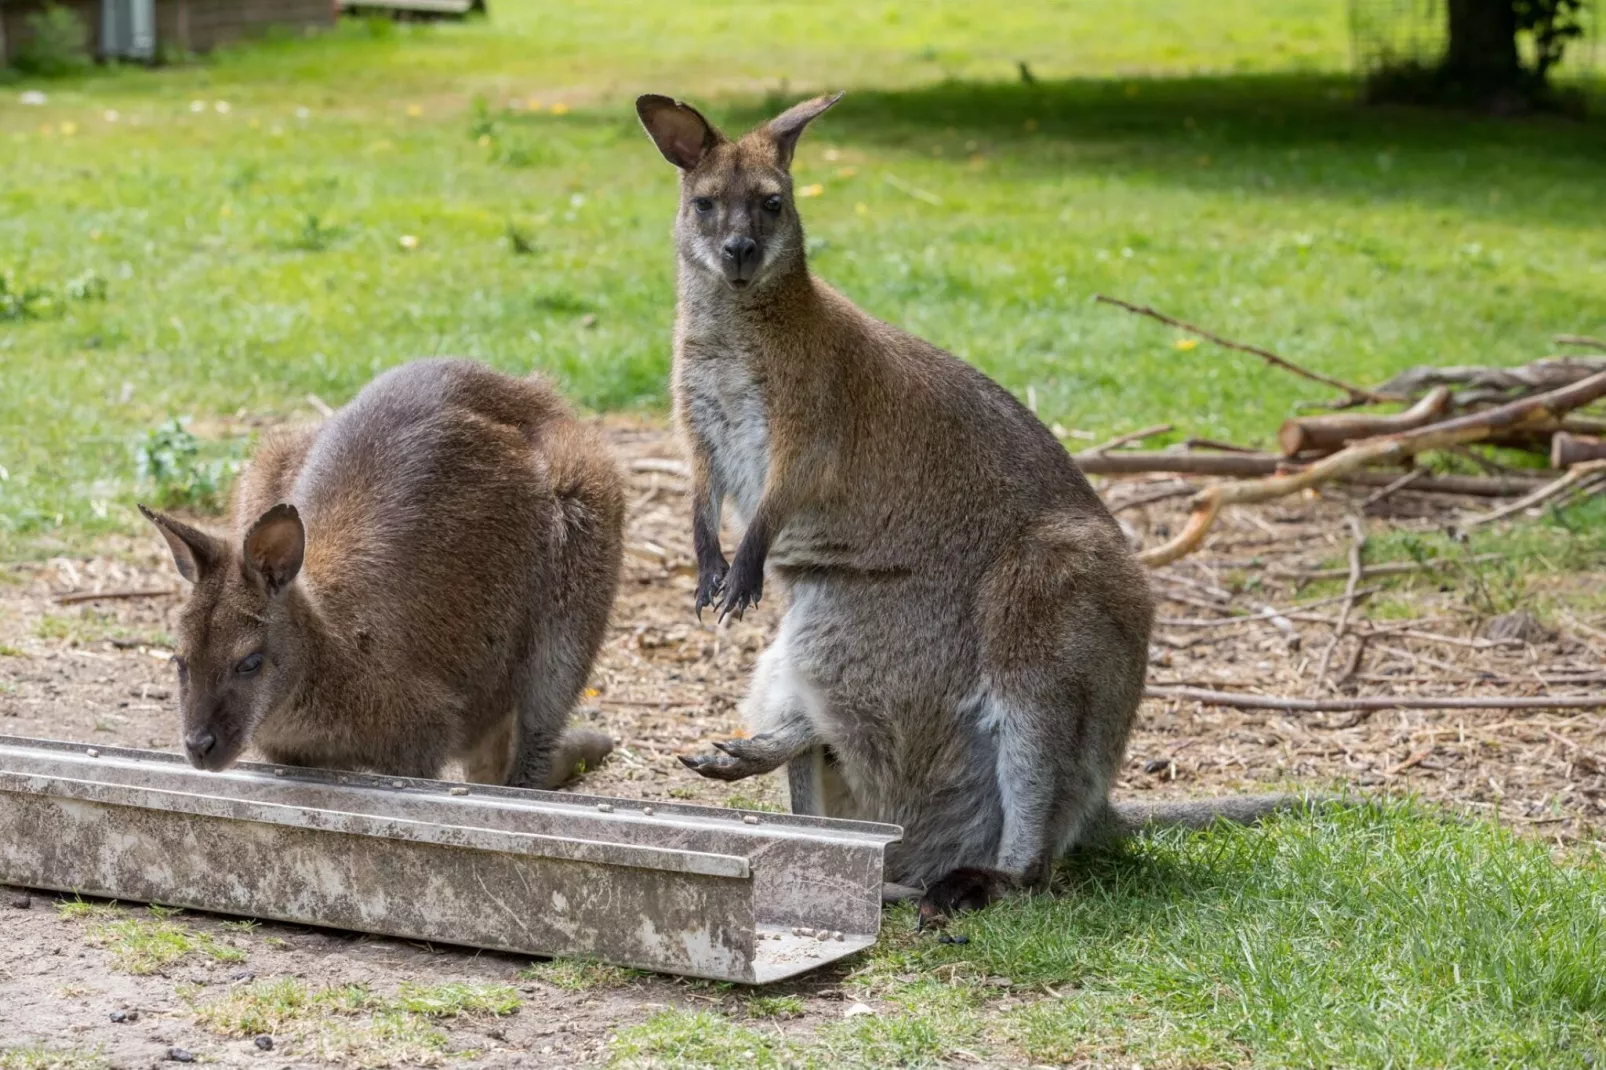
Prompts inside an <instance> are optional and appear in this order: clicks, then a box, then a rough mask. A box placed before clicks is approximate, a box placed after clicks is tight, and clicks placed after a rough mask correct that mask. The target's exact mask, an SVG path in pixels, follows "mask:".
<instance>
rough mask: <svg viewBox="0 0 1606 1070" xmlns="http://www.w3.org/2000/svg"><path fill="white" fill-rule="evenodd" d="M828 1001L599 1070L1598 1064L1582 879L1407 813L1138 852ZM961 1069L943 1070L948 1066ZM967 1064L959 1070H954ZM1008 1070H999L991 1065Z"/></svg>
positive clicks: (726, 1025)
mask: <svg viewBox="0 0 1606 1070" xmlns="http://www.w3.org/2000/svg"><path fill="white" fill-rule="evenodd" d="M912 921H913V916H912V911H911V910H910V909H908V908H902V909H900V910H898V911H896V912H894V913H893V914H892V915H891V916H890V917H889V919H888V921H887V924H886V927H885V929H884V931H883V938H882V940H881V942H880V943H879V944H878V945H877V947H876V948H875V949H874V950H873V951H871V952H870V953H869V954H868V956H867V958H866V959H865V960H864V961H863V964H862V965H861V966H860V967H859V969H858V970H857V972H856V974H855V975H854V977H853V978H852V979H851V980H850V982H849V984H850V987H851V988H852V990H853V991H855V992H856V993H857V994H858V995H859V996H860V997H861V998H863V999H865V1000H867V1001H869V1002H871V1003H872V1005H873V1006H874V1007H875V1009H876V1011H877V1013H876V1014H874V1015H870V1016H862V1017H855V1018H852V1019H848V1020H845V1021H842V1022H840V1023H837V1024H830V1025H826V1026H824V1027H822V1028H819V1029H816V1030H814V1031H813V1032H812V1033H809V1032H794V1033H786V1034H778V1033H774V1032H761V1031H759V1030H755V1029H752V1028H749V1027H746V1026H741V1025H738V1024H736V1023H734V1022H732V1021H730V1020H728V1019H726V1018H723V1017H720V1016H718V1015H715V1014H711V1013H706V1012H705V1013H699V1014H689V1013H686V1012H673V1013H667V1014H663V1015H659V1016H657V1017H655V1018H653V1019H650V1020H649V1021H648V1022H646V1023H644V1024H643V1025H641V1026H638V1027H634V1028H632V1029H627V1030H623V1031H621V1033H620V1035H619V1038H618V1040H617V1042H616V1045H615V1050H614V1056H615V1060H616V1062H617V1063H618V1064H619V1065H622V1066H687V1067H720V1068H722V1067H738V1066H744V1065H756V1066H778V1065H799V1066H937V1065H951V1064H953V1063H954V1062H955V1059H956V1052H961V1051H962V1052H969V1053H972V1054H976V1053H991V1055H992V1056H993V1057H994V1058H997V1059H999V1060H1000V1061H1004V1060H1006V1059H1013V1060H1021V1061H1025V1062H1029V1063H1033V1064H1055V1065H1059V1064H1088V1065H1101V1066H1104V1065H1111V1066H1113V1065H1120V1066H1131V1065H1134V1064H1141V1065H1143V1066H1145V1067H1213V1066H1235V1067H1310V1066H1318V1067H1329V1066H1331V1067H1388V1066H1416V1067H1464V1068H1481V1067H1509V1066H1546V1067H1580V1068H1581V1067H1586V1066H1593V1065H1598V1064H1599V1062H1600V1060H1601V1059H1603V1058H1606V868H1603V866H1602V863H1601V860H1600V858H1599V856H1598V855H1593V854H1591V855H1590V856H1588V857H1584V856H1574V857H1569V858H1567V859H1565V860H1558V859H1557V858H1554V857H1552V854H1551V851H1550V849H1549V848H1548V847H1547V846H1546V845H1545V844H1544V843H1542V842H1537V841H1535V840H1533V839H1531V838H1519V837H1516V836H1513V835H1511V834H1510V833H1508V832H1506V831H1503V830H1500V829H1497V828H1495V827H1493V826H1491V825H1488V824H1473V825H1466V826H1458V825H1453V824H1450V823H1446V822H1443V821H1441V820H1439V819H1436V818H1435V817H1433V816H1432V815H1430V814H1429V813H1427V812H1425V811H1422V810H1419V809H1416V808H1414V807H1413V806H1411V805H1409V804H1397V803H1388V804H1382V805H1380V806H1378V807H1370V808H1365V809H1355V810H1347V811H1337V812H1332V813H1328V814H1324V815H1317V816H1294V817H1287V818H1283V819H1279V820H1277V821H1274V822H1271V823H1269V824H1268V825H1267V826H1265V827H1264V828H1262V829H1259V830H1246V829H1238V828H1221V829H1218V830H1214V831H1211V832H1209V833H1206V834H1200V835H1188V834H1183V833H1175V834H1171V833H1167V834H1161V835H1155V836H1146V837H1143V838H1141V839H1139V840H1137V841H1135V842H1133V843H1131V844H1129V845H1127V846H1126V847H1125V848H1123V849H1121V850H1119V851H1115V852H1112V853H1096V854H1086V855H1079V856H1076V857H1073V858H1071V859H1069V860H1067V861H1066V862H1065V863H1064V864H1063V865H1062V866H1061V868H1060V871H1059V874H1058V878H1057V881H1056V887H1055V889H1054V894H1053V895H1051V896H1038V897H1034V898H1029V899H1020V900H1014V901H1010V902H1006V903H1004V904H1001V905H998V906H996V907H994V908H992V909H989V910H988V911H986V912H984V913H981V914H977V915H971V916H969V917H966V918H963V919H961V920H960V921H958V922H956V923H955V925H954V926H953V927H952V929H951V931H954V932H957V933H960V934H963V935H965V936H967V937H968V938H969V943H967V944H964V945H944V944H939V943H937V942H936V940H935V939H934V938H932V936H931V935H930V934H926V935H924V936H921V935H917V934H915V933H914V932H913V931H912V929H913V926H912ZM959 1058H961V1059H962V1058H963V1056H959ZM964 1061H971V1060H964ZM1011 1065H1013V1063H1011Z"/></svg>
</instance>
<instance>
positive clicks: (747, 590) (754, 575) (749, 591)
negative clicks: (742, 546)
mask: <svg viewBox="0 0 1606 1070" xmlns="http://www.w3.org/2000/svg"><path fill="white" fill-rule="evenodd" d="M724 595H725V599H724V601H723V602H722V603H721V604H720V607H719V619H720V620H721V621H723V620H724V619H725V618H726V617H735V618H736V619H737V620H741V619H742V614H743V613H745V612H746V611H747V609H748V607H750V606H756V605H758V604H759V602H761V601H763V599H764V566H763V564H762V563H760V564H759V565H758V566H757V567H755V566H754V565H753V564H752V562H751V561H750V560H749V559H747V558H745V557H743V556H742V555H741V554H737V555H736V564H735V565H734V566H732V568H731V571H730V574H729V575H728V576H726V577H725V590H724Z"/></svg>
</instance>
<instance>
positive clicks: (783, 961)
mask: <svg viewBox="0 0 1606 1070" xmlns="http://www.w3.org/2000/svg"><path fill="white" fill-rule="evenodd" d="M901 835H902V830H901V829H899V828H898V827H896V826H893V825H878V824H872V823H869V822H860V821H833V820H826V819H821V818H809V817H793V816H790V815H783V814H770V813H753V812H750V811H741V810H720V809H713V808H709V807H699V806H681V805H674V804H661V803H652V804H647V803H643V802H641V801H640V800H634V801H633V800H628V799H608V798H601V797H598V796H588V795H572V794H568V793H566V792H544V791H523V790H519V789H515V788H493V787H487V786H484V785H478V784H476V785H464V784H452V783H449V782H445V781H437V780H408V779H396V778H391V777H378V776H368V775H364V774H356V773H330V772H323V771H318V770H307V769H293V768H286V767H281V766H271V765H259V764H250V763H242V764H240V765H238V766H236V767H234V768H233V769H231V770H229V771H228V772H224V773H207V772H203V771H200V770H196V769H192V768H191V767H190V766H189V765H188V764H187V763H186V762H185V761H184V760H183V759H182V758H180V757H179V756H177V755H172V754H163V753H160V752H156V751H144V750H125V749H119V748H113V747H99V748H96V747H90V746H86V745H84V744H80V743H61V742H55V741H49V740H37V739H24V738H18V737H13V736H0V883H4V884H12V885H19V886H23V887H30V888H45V889H51V890H54V891H61V892H76V893H79V894H83V895H94V896H104V897H107V898H114V899H123V900H130V901H135V902H155V903H162V904H166V905H170V906H181V907H188V908H191V909H196V910H205V911H211V912H215V913H220V914H234V915H242V916H246V917H252V918H263V919H269V920H276V921H287V922H294V923H298V924H304V925H318V926H328V927H332V928H340V929H352V930H357V931H360V932H368V933H377V934H380V935H385V936H395V937H403V938H407V939H412V940H424V941H431V942H438V943H447V944H462V945H467V946H471V947H482V948H491V949H495V950H500V951H510V952H517V953H521V954H528V955H553V956H573V957H585V958H593V959H597V960H600V961H604V962H611V963H615V964H617V965H622V966H635V967H640V968H644V969H649V970H657V971H661V972H665V973H675V974H685V975H689V976H693V977H707V978H713V979H717V980H724V981H737V982H745V983H749V984H763V983H766V982H769V981H776V980H779V979H781V978H784V977H789V976H792V975H794V974H798V973H802V972H804V971H806V970H810V969H813V968H815V967H817V966H820V965H823V964H825V963H827V962H830V961H832V960H834V959H839V958H842V957H843V956H845V955H848V954H850V953H852V952H854V951H857V950H859V949H860V948H864V947H868V946H870V945H871V944H873V943H874V942H875V939H876V934H877V933H878V932H879V930H880V926H881V877H882V855H883V852H884V849H885V848H886V846H887V845H888V844H890V843H894V842H896V841H897V840H898V839H899V838H900V837H901Z"/></svg>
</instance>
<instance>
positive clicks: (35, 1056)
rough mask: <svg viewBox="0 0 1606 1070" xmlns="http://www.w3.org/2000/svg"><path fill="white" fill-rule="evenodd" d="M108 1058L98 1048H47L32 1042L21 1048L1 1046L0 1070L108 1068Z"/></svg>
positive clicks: (100, 1069) (87, 1069) (99, 1069)
mask: <svg viewBox="0 0 1606 1070" xmlns="http://www.w3.org/2000/svg"><path fill="white" fill-rule="evenodd" d="M108 1065H109V1064H108V1063H107V1062H106V1059H105V1058H104V1057H103V1056H102V1055H101V1053H100V1050H99V1049H98V1048H97V1049H95V1050H94V1051H81V1050H79V1049H77V1048H47V1047H45V1046H44V1045H41V1044H31V1045H27V1046H24V1047H20V1048H0V1070H106V1068H107V1067H108Z"/></svg>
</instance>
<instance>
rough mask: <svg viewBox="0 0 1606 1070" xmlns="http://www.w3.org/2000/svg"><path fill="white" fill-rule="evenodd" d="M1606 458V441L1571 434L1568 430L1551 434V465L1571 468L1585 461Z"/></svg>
mask: <svg viewBox="0 0 1606 1070" xmlns="http://www.w3.org/2000/svg"><path fill="white" fill-rule="evenodd" d="M1601 460H1606V442H1602V441H1601V440H1600V439H1598V438H1586V437H1584V436H1582V435H1574V434H1569V433H1568V432H1567V431H1566V430H1561V431H1557V432H1556V433H1555V434H1554V435H1552V436H1550V467H1552V468H1571V467H1572V466H1573V465H1575V464H1582V463H1583V462H1585V461H1601Z"/></svg>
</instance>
